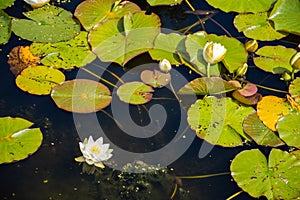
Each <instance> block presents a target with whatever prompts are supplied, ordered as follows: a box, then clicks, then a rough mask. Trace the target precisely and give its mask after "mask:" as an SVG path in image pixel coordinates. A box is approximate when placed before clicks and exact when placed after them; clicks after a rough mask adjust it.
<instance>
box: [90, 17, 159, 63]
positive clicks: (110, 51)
mask: <svg viewBox="0 0 300 200" xmlns="http://www.w3.org/2000/svg"><path fill="white" fill-rule="evenodd" d="M159 27H160V20H159V17H158V16H157V15H155V14H154V13H152V14H151V15H146V14H145V12H138V13H134V14H131V13H129V14H127V15H125V16H124V18H122V19H110V20H107V21H105V22H103V23H100V24H98V26H97V27H96V28H94V29H93V30H92V31H90V34H89V42H90V44H91V46H92V48H93V51H94V52H95V53H96V55H97V56H98V57H99V58H100V59H101V60H102V61H106V62H116V63H119V64H120V65H125V63H127V62H128V61H129V60H130V59H131V58H133V57H135V56H137V55H139V54H141V53H144V52H147V51H148V50H150V49H152V47H153V43H154V39H155V37H156V36H157V34H158V33H159V31H160V28H159Z"/></svg>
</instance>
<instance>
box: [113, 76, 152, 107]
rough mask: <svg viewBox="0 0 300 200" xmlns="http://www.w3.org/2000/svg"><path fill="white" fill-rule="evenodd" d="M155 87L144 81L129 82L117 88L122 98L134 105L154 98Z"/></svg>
mask: <svg viewBox="0 0 300 200" xmlns="http://www.w3.org/2000/svg"><path fill="white" fill-rule="evenodd" d="M152 92H154V90H153V88H152V87H151V86H149V85H146V84H144V83H142V82H137V81H134V82H129V83H125V84H123V85H121V86H120V87H119V88H118V90H117V95H118V96H119V98H120V100H121V101H123V102H125V103H130V104H134V105H139V104H145V103H147V102H149V101H150V100H151V99H152V95H153V94H152Z"/></svg>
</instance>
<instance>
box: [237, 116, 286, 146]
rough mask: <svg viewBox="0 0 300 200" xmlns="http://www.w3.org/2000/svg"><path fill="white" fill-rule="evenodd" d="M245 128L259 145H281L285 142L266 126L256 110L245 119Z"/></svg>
mask: <svg viewBox="0 0 300 200" xmlns="http://www.w3.org/2000/svg"><path fill="white" fill-rule="evenodd" d="M243 128H244V131H245V133H246V134H247V135H249V136H250V137H251V138H252V139H253V140H254V141H255V142H256V143H257V144H258V145H264V146H273V147H277V146H281V145H284V142H282V141H281V140H280V138H279V137H278V136H277V135H276V134H275V133H274V132H273V131H271V129H269V128H268V127H266V126H265V125H264V124H263V123H262V121H260V119H259V118H258V116H257V113H256V112H253V113H250V114H249V115H248V116H247V117H246V118H245V119H244V121H243Z"/></svg>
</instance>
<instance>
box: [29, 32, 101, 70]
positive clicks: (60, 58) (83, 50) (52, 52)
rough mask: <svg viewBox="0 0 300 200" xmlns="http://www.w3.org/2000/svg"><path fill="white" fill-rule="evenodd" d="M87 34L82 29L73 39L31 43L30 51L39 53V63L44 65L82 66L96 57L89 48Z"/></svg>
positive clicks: (58, 66)
mask: <svg viewBox="0 0 300 200" xmlns="http://www.w3.org/2000/svg"><path fill="white" fill-rule="evenodd" d="M87 34H88V33H87V32H84V31H82V32H80V34H79V35H78V36H76V37H75V38H74V39H71V40H69V41H66V42H58V43H54V44H51V43H46V44H45V43H32V44H31V45H30V51H31V52H32V53H33V54H36V55H40V56H41V57H42V59H41V60H40V63H42V64H43V65H45V66H51V67H54V68H62V69H73V68H74V67H82V66H85V65H87V64H89V63H91V62H92V61H93V60H95V59H96V55H95V54H94V53H93V52H92V51H91V50H90V46H89V44H88V41H87Z"/></svg>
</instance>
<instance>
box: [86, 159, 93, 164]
mask: <svg viewBox="0 0 300 200" xmlns="http://www.w3.org/2000/svg"><path fill="white" fill-rule="evenodd" d="M85 162H86V163H87V164H89V165H93V164H94V161H93V160H90V159H86V160H85Z"/></svg>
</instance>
